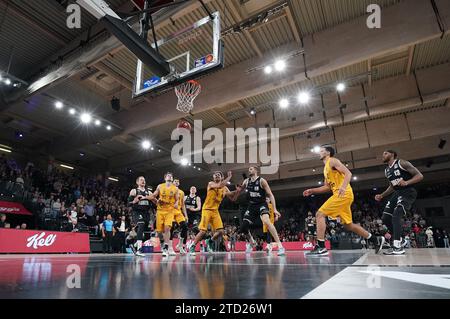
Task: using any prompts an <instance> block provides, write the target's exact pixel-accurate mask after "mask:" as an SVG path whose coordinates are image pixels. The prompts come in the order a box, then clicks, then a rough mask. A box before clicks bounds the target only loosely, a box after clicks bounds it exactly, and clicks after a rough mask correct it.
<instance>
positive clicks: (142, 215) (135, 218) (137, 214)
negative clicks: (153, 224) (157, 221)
mask: <svg viewBox="0 0 450 319" xmlns="http://www.w3.org/2000/svg"><path fill="white" fill-rule="evenodd" d="M131 222H132V223H133V224H134V225H137V224H148V223H149V222H150V211H139V210H133V211H132V212H131Z"/></svg>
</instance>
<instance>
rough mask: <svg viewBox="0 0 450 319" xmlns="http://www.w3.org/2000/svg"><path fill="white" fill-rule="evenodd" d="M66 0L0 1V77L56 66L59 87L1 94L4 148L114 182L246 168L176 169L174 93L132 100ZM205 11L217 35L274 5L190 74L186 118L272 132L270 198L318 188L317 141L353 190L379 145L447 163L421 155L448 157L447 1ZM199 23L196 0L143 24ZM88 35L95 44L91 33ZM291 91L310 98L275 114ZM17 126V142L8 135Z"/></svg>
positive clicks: (312, 2) (121, 64) (127, 70)
mask: <svg viewBox="0 0 450 319" xmlns="http://www.w3.org/2000/svg"><path fill="white" fill-rule="evenodd" d="M108 2H109V3H110V5H111V7H112V8H113V9H115V10H117V11H122V12H129V11H130V10H132V5H131V4H130V1H127V0H113V1H108ZM67 3H68V2H67V1H64V0H59V1H57V0H54V1H53V0H52V1H45V2H44V4H43V3H41V2H39V4H38V3H37V2H36V1H33V2H31V1H20V0H10V1H6V0H0V42H1V43H2V46H1V48H0V70H2V71H3V72H5V71H6V70H7V69H9V73H10V74H12V75H14V76H15V77H16V78H18V79H21V80H23V81H25V82H27V83H33V81H36V80H37V79H40V78H43V77H44V76H45V75H48V74H51V73H52V72H53V74H54V73H55V72H56V73H58V72H59V73H58V77H59V79H58V80H56V81H54V82H53V83H52V84H51V85H48V86H45V87H43V88H41V89H39V90H37V91H36V92H33V93H32V94H24V92H22V91H21V90H18V91H14V90H6V89H5V88H2V89H1V95H2V96H1V99H2V100H1V101H0V102H1V103H2V105H1V106H0V138H1V141H2V144H5V145H10V146H11V147H12V148H13V150H16V151H17V152H22V153H26V152H28V153H39V154H51V155H52V156H54V157H55V159H56V160H57V161H59V162H61V163H67V164H72V165H74V166H75V167H79V168H81V169H85V168H98V169H104V170H108V171H110V172H111V174H112V175H115V176H126V175H129V174H132V175H134V174H136V173H138V172H141V173H145V174H146V175H147V176H149V178H150V179H151V180H152V179H153V180H154V181H155V182H156V181H157V180H159V179H160V176H159V175H161V174H162V172H163V171H165V170H169V169H170V170H175V172H176V173H177V175H179V176H180V177H181V178H183V179H185V180H186V183H194V182H199V180H200V181H201V182H202V183H203V182H206V180H207V178H208V176H209V174H210V172H211V171H212V170H216V169H222V170H225V169H232V170H233V171H234V172H235V173H241V172H242V171H243V170H244V169H245V166H246V164H245V163H244V164H242V165H228V164H223V165H220V166H219V165H217V164H212V165H207V164H201V165H199V167H200V168H201V171H198V170H194V169H193V168H189V167H178V166H174V164H173V163H172V162H171V159H170V149H171V147H172V145H173V144H174V143H175V142H173V141H170V133H171V131H172V130H173V128H174V127H175V126H176V123H177V121H178V120H179V119H180V118H182V114H181V113H179V112H177V111H176V110H175V105H176V97H175V94H174V93H173V92H167V93H165V94H161V95H158V96H146V97H143V98H138V99H134V100H133V99H131V89H132V87H133V78H134V74H135V68H136V58H135V57H134V56H133V55H132V54H131V53H130V52H129V51H128V50H127V49H126V48H124V47H123V46H122V45H121V44H120V43H119V42H118V41H117V40H115V39H114V38H112V37H110V36H109V35H107V34H106V35H105V34H104V33H101V31H102V27H101V26H99V25H98V23H97V22H96V21H95V19H93V18H92V17H90V16H89V15H88V14H87V13H85V12H84V13H83V16H82V29H79V30H75V31H70V30H68V29H67V28H66V27H65V18H66V16H67V14H66V12H65V6H66V5H67ZM205 3H206V4H207V6H208V7H209V8H210V9H211V10H214V11H216V10H218V11H220V13H221V15H222V17H223V19H222V28H223V29H228V28H230V27H232V26H235V25H238V24H239V23H241V22H243V21H246V20H247V19H248V18H250V17H252V16H254V15H255V14H258V13H260V12H264V11H267V10H269V9H271V8H275V7H277V6H280V5H283V4H285V5H284V7H283V9H282V10H281V11H279V12H278V13H277V14H276V15H275V16H273V17H271V19H269V20H268V21H267V22H265V23H261V24H257V25H255V26H253V27H251V28H250V29H247V30H245V31H243V32H240V33H233V34H230V35H227V36H225V37H224V41H225V61H226V63H225V68H224V69H223V70H220V71H218V72H215V73H213V74H211V75H208V76H205V77H203V78H202V79H201V80H200V81H201V83H202V85H203V92H202V93H201V95H200V96H199V97H198V98H197V100H196V106H195V108H194V110H193V112H192V115H190V116H188V117H186V120H188V121H190V122H192V121H194V120H198V119H201V120H203V128H208V127H219V128H221V129H224V128H226V127H250V126H253V127H267V126H270V127H278V128H280V134H281V140H280V155H281V161H282V163H281V165H280V169H279V171H278V173H277V174H274V175H271V176H267V177H268V178H269V179H271V180H274V184H276V187H279V188H280V190H282V189H285V187H284V186H283V185H291V186H288V188H292V187H301V186H306V185H311V184H314V183H317V181H318V180H319V179H320V178H321V177H320V169H319V167H320V166H321V165H320V164H321V163H320V162H319V161H318V160H317V158H316V157H315V154H313V153H311V152H310V149H311V148H312V147H314V146H315V145H320V144H324V143H330V144H333V145H335V146H336V148H337V150H338V152H339V156H340V157H341V158H342V160H343V161H345V162H346V163H348V165H349V167H350V168H352V169H354V170H355V171H356V172H358V177H359V181H358V182H361V183H362V182H363V181H364V180H367V181H369V180H375V179H377V178H380V177H381V176H382V170H381V168H380V154H381V151H382V150H383V149H384V148H386V147H395V148H397V149H399V151H400V153H401V154H402V156H404V157H405V158H407V159H410V160H416V161H418V165H422V166H423V169H424V170H430V171H433V170H438V171H439V170H442V169H444V170H445V169H446V167H445V165H446V164H445V163H440V164H433V165H428V164H429V163H428V162H427V161H429V159H430V158H442V156H444V157H445V156H447V155H448V154H449V153H450V151H449V146H448V145H445V146H444V147H443V148H439V147H438V144H439V142H440V141H441V140H448V139H449V138H450V126H449V125H448V122H449V121H450V109H449V103H448V98H449V96H450V3H449V2H448V1H445V0H436V1H435V3H436V8H437V10H434V9H433V7H432V5H431V4H430V2H428V1H421V0H377V1H375V0H370V1H369V0H367V1H366V0H339V1H317V0H288V1H277V0H248V1H243V0H241V1H239V0H227V1H222V0H209V1H205ZM371 3H377V4H379V5H380V6H381V7H382V27H381V28H380V29H376V30H373V29H372V30H370V29H368V28H367V26H366V24H365V21H366V19H367V13H366V8H367V5H369V4H371ZM204 15H205V13H204V11H203V8H202V7H201V5H200V4H199V2H198V1H190V2H188V3H186V4H184V5H182V6H180V7H177V8H171V9H168V10H165V11H161V12H159V13H158V15H157V17H156V20H155V21H156V27H157V32H158V34H161V35H164V34H168V33H169V32H173V31H174V30H175V27H174V25H173V23H174V22H175V25H176V28H181V27H183V26H187V25H189V24H191V23H192V22H194V21H196V20H198V19H199V18H201V17H202V16H204ZM168 17H171V18H170V19H169V18H168ZM92 34H100V35H101V36H99V37H98V38H95V37H94V38H92V39H91V38H90V37H89V35H92ZM82 41H84V43H83V42H82ZM90 41H92V42H90ZM105 43H107V44H108V46H106V45H105ZM3 44H5V45H3ZM80 44H82V45H80ZM102 45H104V46H105V47H107V48H108V50H107V52H106V51H105V50H103V51H105V52H103V51H102V50H100V49H99V50H98V51H99V52H98V54H97V55H96V56H94V55H92V54H88V49H92V48H96V47H98V48H102ZM199 45H201V44H199ZM299 51H301V52H304V56H303V55H302V54H300V55H297V56H295V57H292V58H289V59H287V69H286V71H285V72H284V73H282V74H280V75H271V76H268V75H265V74H264V73H263V72H261V71H254V72H246V71H248V70H252V69H254V68H258V67H261V66H264V65H267V64H268V63H272V62H273V60H274V59H277V58H279V57H283V56H284V57H286V56H292V54H293V53H295V52H299ZM67 52H75V54H72V55H70V54H67ZM103 53H104V54H103ZM69 64H70V65H71V66H72V68H71V69H70V70H68V69H67V68H66V66H67V65H69ZM338 82H345V83H346V85H347V89H346V91H345V92H343V93H341V94H340V95H339V96H338V94H336V91H335V89H334V87H335V85H336V84H337V83H338ZM300 90H314V94H313V99H312V101H311V102H310V103H309V104H308V105H307V106H298V105H294V106H291V107H289V108H288V109H280V108H279V106H278V102H279V100H280V99H281V98H283V97H291V96H296V95H297V94H298V92H299V91H300ZM25 93H26V92H25ZM113 96H116V97H119V98H120V100H121V110H120V111H119V112H116V111H114V110H112V109H111V106H110V100H111V98H112V97H113ZM57 100H61V101H64V104H65V105H67V106H72V107H75V108H77V109H80V110H87V111H89V112H91V113H93V114H95V115H96V116H97V117H98V118H100V119H101V120H102V123H104V124H108V125H111V127H112V129H111V130H110V131H107V130H105V129H104V128H103V129H101V128H95V127H90V128H86V127H83V126H81V125H79V124H78V122H77V119H76V118H74V117H73V116H70V115H69V114H68V113H67V112H60V111H57V110H55V108H54V103H55V101H57ZM253 111H254V112H255V114H251V112H253ZM17 132H22V133H23V134H24V138H21V139H17V137H16V133H17ZM144 138H148V139H150V140H151V141H152V143H153V145H154V150H153V151H148V152H144V151H142V149H141V147H140V142H141V140H142V139H144ZM80 154H85V155H84V156H80ZM437 162H438V161H437ZM444 162H445V161H444ZM427 166H430V167H427ZM130 168H132V170H133V171H132V172H131V173H129V169H130ZM447 169H448V168H447ZM239 175H240V174H239ZM275 180H276V181H277V182H275ZM355 182H356V181H355Z"/></svg>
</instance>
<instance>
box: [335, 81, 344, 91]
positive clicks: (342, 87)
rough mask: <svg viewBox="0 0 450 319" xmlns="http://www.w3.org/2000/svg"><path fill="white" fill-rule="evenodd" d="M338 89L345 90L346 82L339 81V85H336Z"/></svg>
mask: <svg viewBox="0 0 450 319" xmlns="http://www.w3.org/2000/svg"><path fill="white" fill-rule="evenodd" d="M336 90H337V91H338V92H343V91H344V90H345V84H344V83H342V82H341V83H338V85H336Z"/></svg>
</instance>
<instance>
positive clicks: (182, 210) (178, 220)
mask: <svg viewBox="0 0 450 319" xmlns="http://www.w3.org/2000/svg"><path fill="white" fill-rule="evenodd" d="M173 184H174V185H175V186H176V187H178V209H176V210H175V215H174V217H173V218H174V226H175V224H178V226H179V227H180V236H178V237H179V238H178V239H179V241H178V245H177V248H178V251H179V252H180V254H182V255H184V254H186V250H185V249H184V247H185V245H186V239H187V238H186V237H187V231H188V226H187V221H188V216H187V212H186V207H185V205H184V198H185V197H184V192H183V191H182V190H181V189H180V188H179V187H180V180H179V179H178V178H175V179H174V180H173ZM172 239H173V227H172V229H171V232H170V243H169V254H170V252H171V251H173V248H172Z"/></svg>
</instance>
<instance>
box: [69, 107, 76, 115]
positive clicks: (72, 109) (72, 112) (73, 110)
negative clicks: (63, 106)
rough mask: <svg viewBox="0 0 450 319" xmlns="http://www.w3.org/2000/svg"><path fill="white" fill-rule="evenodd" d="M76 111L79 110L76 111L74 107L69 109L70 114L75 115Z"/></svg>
mask: <svg viewBox="0 0 450 319" xmlns="http://www.w3.org/2000/svg"><path fill="white" fill-rule="evenodd" d="M75 113H77V111H75V109H74V108H71V109H70V110H69V114H70V115H75Z"/></svg>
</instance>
